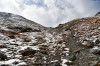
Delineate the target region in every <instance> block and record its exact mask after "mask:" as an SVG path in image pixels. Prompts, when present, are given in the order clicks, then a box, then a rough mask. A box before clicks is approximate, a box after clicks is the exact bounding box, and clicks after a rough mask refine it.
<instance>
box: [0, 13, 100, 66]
mask: <svg viewBox="0 0 100 66" xmlns="http://www.w3.org/2000/svg"><path fill="white" fill-rule="evenodd" d="M96 15H97V16H94V17H86V18H79V19H75V20H72V21H70V22H67V23H65V24H60V25H59V26H57V27H55V28H49V27H45V26H42V25H40V24H37V23H35V22H33V21H31V20H28V19H26V18H24V17H22V16H19V15H14V14H11V13H4V12H0V66H100V17H99V16H98V14H96Z"/></svg>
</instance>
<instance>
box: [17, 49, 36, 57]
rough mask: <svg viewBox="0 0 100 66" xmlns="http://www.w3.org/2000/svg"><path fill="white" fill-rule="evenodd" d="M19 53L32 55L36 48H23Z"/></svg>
mask: <svg viewBox="0 0 100 66" xmlns="http://www.w3.org/2000/svg"><path fill="white" fill-rule="evenodd" d="M19 53H20V54H21V55H23V56H30V55H34V54H35V53H36V50H33V49H31V48H27V49H25V50H21V51H20V52H19Z"/></svg>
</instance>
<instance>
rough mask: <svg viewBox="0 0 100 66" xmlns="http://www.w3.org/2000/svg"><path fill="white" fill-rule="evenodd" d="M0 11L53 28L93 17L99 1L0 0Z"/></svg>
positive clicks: (97, 9)
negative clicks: (75, 20)
mask: <svg viewBox="0 0 100 66" xmlns="http://www.w3.org/2000/svg"><path fill="white" fill-rule="evenodd" d="M0 11H1V12H8V13H14V14H18V15H21V16H23V17H25V18H27V19H30V20H33V21H35V22H37V23H39V24H42V25H44V26H48V27H55V26H57V25H58V24H61V23H66V22H68V21H69V20H73V19H75V18H82V17H89V16H94V15H95V14H96V13H97V12H98V11H100V0H0Z"/></svg>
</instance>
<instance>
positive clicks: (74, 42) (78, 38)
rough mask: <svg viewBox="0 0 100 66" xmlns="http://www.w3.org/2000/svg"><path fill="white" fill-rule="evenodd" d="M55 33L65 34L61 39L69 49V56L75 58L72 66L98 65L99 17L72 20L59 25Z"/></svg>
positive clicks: (99, 62) (99, 45) (99, 54)
mask: <svg viewBox="0 0 100 66" xmlns="http://www.w3.org/2000/svg"><path fill="white" fill-rule="evenodd" d="M55 31H57V33H61V34H62V35H63V34H67V35H65V36H66V37H64V38H63V39H65V40H66V46H67V47H68V48H70V50H69V51H70V54H71V55H73V54H74V55H75V56H76V57H77V59H76V60H75V65H74V66H93V65H96V64H100V61H99V60H100V59H99V56H100V17H87V18H81V19H76V20H72V21H70V22H68V23H65V24H61V25H59V26H58V27H56V29H55ZM97 66H98V65H97Z"/></svg>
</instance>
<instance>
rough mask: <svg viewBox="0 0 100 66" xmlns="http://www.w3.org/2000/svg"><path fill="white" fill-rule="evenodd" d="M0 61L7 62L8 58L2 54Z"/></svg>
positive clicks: (0, 54)
mask: <svg viewBox="0 0 100 66" xmlns="http://www.w3.org/2000/svg"><path fill="white" fill-rule="evenodd" d="M0 60H1V61H4V60H7V56H6V55H5V54H4V53H1V52H0Z"/></svg>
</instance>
